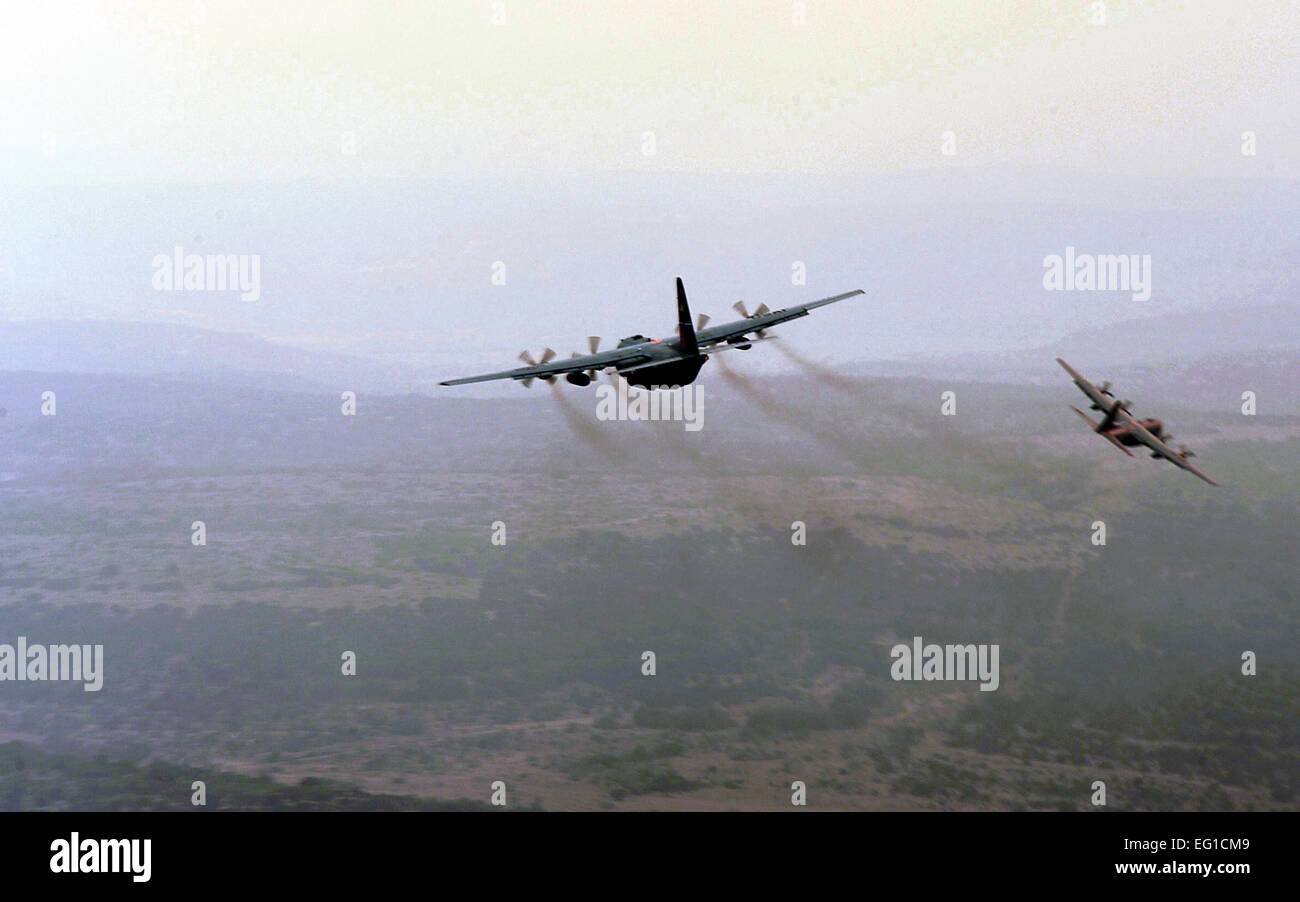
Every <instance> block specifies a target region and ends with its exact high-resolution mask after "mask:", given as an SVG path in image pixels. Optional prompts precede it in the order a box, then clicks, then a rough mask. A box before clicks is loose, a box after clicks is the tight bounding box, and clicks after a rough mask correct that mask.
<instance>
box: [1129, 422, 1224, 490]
mask: <svg viewBox="0 0 1300 902" xmlns="http://www.w3.org/2000/svg"><path fill="white" fill-rule="evenodd" d="M1129 429H1130V430H1132V432H1133V434H1134V435H1136V436H1137V438H1138V441H1140V442H1142V444H1144V445H1146V446H1147V447H1148V448H1150V449H1151V450H1152V451H1153V452H1155V453H1156V454H1158V455H1160V456H1161V457H1163V458H1164V459H1165V460H1167V461H1169V462H1170V463H1171V464H1173V465H1174V466H1176V467H1181V468H1182V469H1184V470H1186V471H1187V472H1189V473H1191V474H1192V475H1194V476H1199V477H1200V478H1201V479H1204V480H1205V481H1206V482H1208V483H1209V484H1210V485H1218V483H1217V482H1215V481H1214V480H1213V479H1211V478H1210V477H1208V476H1206V475H1205V474H1204V473H1202V472H1201V470H1200V468H1198V467H1197V466H1196V465H1195V464H1194V463H1192V462H1191V461H1189V460H1188V459H1187V455H1186V454H1179V453H1178V452H1177V451H1175V450H1174V449H1173V448H1170V447H1169V446H1168V445H1167V444H1165V443H1164V442H1163V441H1161V440H1160V439H1158V438H1156V437H1155V436H1154V435H1152V433H1151V431H1150V430H1149V429H1147V428H1145V427H1144V426H1143V425H1142V424H1141V423H1139V422H1137V421H1136V420H1132V421H1131V422H1130V423H1129Z"/></svg>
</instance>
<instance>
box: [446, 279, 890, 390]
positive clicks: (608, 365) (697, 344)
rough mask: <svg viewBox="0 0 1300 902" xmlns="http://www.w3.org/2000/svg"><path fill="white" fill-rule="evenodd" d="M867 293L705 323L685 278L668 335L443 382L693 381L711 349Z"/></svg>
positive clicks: (745, 342) (647, 384) (549, 355)
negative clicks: (606, 375) (602, 377)
mask: <svg viewBox="0 0 1300 902" xmlns="http://www.w3.org/2000/svg"><path fill="white" fill-rule="evenodd" d="M859 294H865V292H864V291H863V290H862V289H860V288H859V289H857V290H856V291H848V292H845V293H844V294H837V295H835V296H834V297H829V298H822V299H821V300H819V301H809V302H808V303H807V304H798V305H796V306H794V307H788V308H786V309H784V310H769V309H768V307H767V305H766V304H760V305H759V307H758V309H756V310H755V311H754V312H753V313H750V312H749V311H747V310H746V309H745V304H744V302H743V301H740V302H737V303H736V304H735V305H733V306H734V307H735V309H736V311H737V312H739V313H740V315H741V316H742V317H744V319H739V320H736V321H735V322H731V323H727V324H726V325H722V326H714V327H712V328H706V326H707V324H708V322H709V317H708V316H707V315H705V314H703V313H701V314H700V316H699V320H698V321H696V322H692V321H691V309H690V306H689V305H688V304H687V302H686V288H685V287H684V286H683V285H682V280H681V279H680V278H679V279H678V280H677V334H676V335H673V336H670V337H668V338H654V339H651V338H647V337H646V336H644V335H631V336H629V337H627V338H624V339H623V340H622V341H620V342H619V343H618V347H617V348H614V349H613V350H609V351H601V350H599V347H600V338H599V337H598V336H595V335H593V336H591V337H589V338H588V339H587V341H588V344H589V345H590V347H591V353H590V354H578V353H576V352H575V353H574V355H573V357H571V358H570V359H568V360H562V361H557V362H555V363H551V361H552V360H553V359H554V358H555V352H554V351H553V350H551V349H550V348H547V349H546V350H545V351H543V352H542V359H541V360H534V359H533V356H532V355H531V354H529V353H528V352H527V351H524V352H523V353H522V354H520V355H519V358H520V359H521V360H523V361H524V362H525V363H527V364H528V366H523V367H519V368H517V369H513V370H502V371H501V372H499V373H487V374H485V375H482V376H469V377H467V378H464V379H448V380H447V381H445V382H441V383H439V384H440V385H467V384H469V383H471V382H490V381H492V380H494V379H514V380H515V381H517V382H522V383H523V384H524V386H525V387H527V386H530V385H532V383H533V380H534V379H541V380H543V381H545V382H553V381H554V380H555V377H557V376H563V377H564V379H565V381H567V382H569V383H572V384H573V385H590V384H591V383H592V381H593V380H595V378H596V377H597V376H598V375H599V374H600V373H601V372H612V373H617V374H618V375H620V376H622V377H623V378H625V379H627V381H628V383H629V384H630V385H635V386H638V387H640V388H669V387H677V386H682V385H690V384H691V383H692V382H694V381H695V378H696V377H697V376H698V375H699V374H700V370H701V369H702V368H703V366H704V364H705V363H707V362H708V359H709V355H711V354H716V353H718V352H719V351H729V350H731V349H733V348H739V349H740V350H742V351H748V350H749V349H750V348H751V347H753V346H754V345H755V344H757V343H758V342H760V341H768V340H770V339H772V338H775V337H776V336H773V335H768V334H767V330H768V329H770V328H772V327H773V326H776V325H779V324H781V323H785V322H789V321H790V320H792V319H798V318H799V317H801V316H807V315H808V313H809V311H811V310H815V309H816V308H818V307H825V306H826V305H827V304H834V303H835V302H836V301H842V300H844V299H845V298H851V297H854V296H855V295H859Z"/></svg>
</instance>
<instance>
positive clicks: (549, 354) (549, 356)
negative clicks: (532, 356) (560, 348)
mask: <svg viewBox="0 0 1300 902" xmlns="http://www.w3.org/2000/svg"><path fill="white" fill-rule="evenodd" d="M554 359H555V352H554V351H552V350H551V349H550V348H547V349H546V350H545V351H542V361H541V362H542V363H549V362H551V361H552V360H554Z"/></svg>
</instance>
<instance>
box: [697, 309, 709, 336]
mask: <svg viewBox="0 0 1300 902" xmlns="http://www.w3.org/2000/svg"><path fill="white" fill-rule="evenodd" d="M708 324H709V315H708V314H707V313H701V314H700V315H699V316H697V317H695V331H697V332H698V331H700V330H701V329H703V328H704V327H705V326H707V325H708Z"/></svg>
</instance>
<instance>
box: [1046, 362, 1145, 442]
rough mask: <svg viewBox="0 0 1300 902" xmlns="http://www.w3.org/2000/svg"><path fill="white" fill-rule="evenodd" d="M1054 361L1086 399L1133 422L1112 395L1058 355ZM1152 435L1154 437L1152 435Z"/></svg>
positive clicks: (1116, 416) (1130, 416) (1128, 421)
mask: <svg viewBox="0 0 1300 902" xmlns="http://www.w3.org/2000/svg"><path fill="white" fill-rule="evenodd" d="M1056 362H1057V363H1059V364H1060V365H1061V368H1062V369H1064V370H1065V371H1066V372H1067V373H1069V374H1070V378H1071V379H1073V380H1074V384H1075V385H1077V386H1079V391H1081V392H1083V393H1084V394H1085V395H1087V396H1088V400H1089V401H1091V402H1092V403H1093V404H1096V405H1097V407H1098V408H1099V409H1101V410H1104V411H1111V410H1113V411H1114V417H1115V419H1122V420H1124V421H1125V422H1127V423H1132V422H1135V421H1134V419H1133V415H1132V414H1130V413H1129V412H1128V411H1127V410H1125V409H1124V408H1123V407H1119V406H1117V404H1116V401H1115V398H1114V397H1112V396H1111V395H1108V394H1106V393H1105V392H1103V391H1102V390H1101V389H1099V388H1098V387H1097V386H1095V385H1093V384H1092V383H1091V382H1089V381H1088V380H1087V379H1085V378H1083V376H1081V375H1080V374H1079V371H1078V370H1076V369H1075V368H1074V367H1072V366H1070V365H1069V364H1068V363H1066V362H1065V361H1064V360H1062V359H1061V358H1060V357H1057V358H1056ZM1085 419H1086V417H1085ZM1152 437H1153V438H1154V436H1152Z"/></svg>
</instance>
